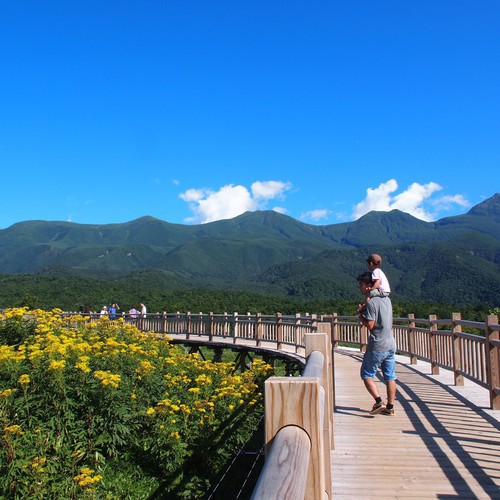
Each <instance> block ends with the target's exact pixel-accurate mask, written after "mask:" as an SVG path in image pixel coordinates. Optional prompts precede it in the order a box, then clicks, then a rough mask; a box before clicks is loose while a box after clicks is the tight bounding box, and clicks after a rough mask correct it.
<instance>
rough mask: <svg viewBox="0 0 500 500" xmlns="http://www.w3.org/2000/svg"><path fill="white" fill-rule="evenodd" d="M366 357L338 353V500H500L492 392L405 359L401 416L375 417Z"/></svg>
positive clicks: (497, 420)
mask: <svg viewBox="0 0 500 500" xmlns="http://www.w3.org/2000/svg"><path fill="white" fill-rule="evenodd" d="M361 359H362V358H361V354H360V353H359V352H358V351H354V350H340V351H338V352H336V353H335V361H334V362H335V373H336V375H335V376H336V394H335V402H336V408H335V415H334V427H335V449H334V450H333V451H332V481H333V497H334V498H349V499H352V498H355V499H371V498H373V499H375V498H376V499H380V498H384V499H390V498H422V499H424V498H439V499H450V498H479V499H483V498H485V499H487V498H496V499H500V432H499V431H500V411H493V410H489V409H488V403H489V400H488V393H487V391H486V390H485V389H482V388H481V387H479V386H477V385H476V384H473V383H472V382H469V381H467V380H466V383H465V386H464V387H459V388H458V387H457V388H456V387H455V386H453V376H452V374H451V373H450V372H449V371H447V370H441V373H440V374H439V375H434V376H433V375H430V373H431V370H430V365H429V364H428V363H424V362H420V361H419V363H418V364H417V365H410V364H409V360H408V358H404V357H402V356H398V363H397V367H396V370H397V376H398V394H397V401H396V406H395V408H396V414H395V415H394V416H392V417H391V416H383V415H377V416H371V415H369V413H368V411H369V409H371V406H372V404H373V400H372V399H371V397H370V396H369V394H368V392H367V391H366V389H365V388H364V385H363V383H362V381H361V379H360V378H359V367H360V363H361ZM377 383H380V388H379V390H380V394H381V395H382V396H383V397H385V386H384V385H383V382H382V381H380V382H377Z"/></svg>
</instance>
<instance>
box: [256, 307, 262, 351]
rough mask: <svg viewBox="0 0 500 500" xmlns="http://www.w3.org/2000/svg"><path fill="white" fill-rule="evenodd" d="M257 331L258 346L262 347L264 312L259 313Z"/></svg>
mask: <svg viewBox="0 0 500 500" xmlns="http://www.w3.org/2000/svg"><path fill="white" fill-rule="evenodd" d="M256 328H257V332H256V335H255V337H256V339H257V347H260V346H261V345H262V313H257V325H256Z"/></svg>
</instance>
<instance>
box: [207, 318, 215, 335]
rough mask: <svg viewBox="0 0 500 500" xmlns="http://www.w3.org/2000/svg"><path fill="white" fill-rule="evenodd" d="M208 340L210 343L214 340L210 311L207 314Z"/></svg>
mask: <svg viewBox="0 0 500 500" xmlns="http://www.w3.org/2000/svg"><path fill="white" fill-rule="evenodd" d="M208 318H209V319H208V321H209V323H208V340H210V342H212V340H213V338H214V327H215V325H214V313H213V312H212V311H210V312H209V313H208Z"/></svg>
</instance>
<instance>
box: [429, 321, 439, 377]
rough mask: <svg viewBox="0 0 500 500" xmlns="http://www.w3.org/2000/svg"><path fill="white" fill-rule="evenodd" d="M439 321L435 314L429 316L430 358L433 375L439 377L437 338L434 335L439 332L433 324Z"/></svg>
mask: <svg viewBox="0 0 500 500" xmlns="http://www.w3.org/2000/svg"><path fill="white" fill-rule="evenodd" d="M436 319H437V317H436V315H435V314H430V315H429V335H430V340H429V344H430V345H429V347H430V349H429V350H430V358H431V373H432V374H433V375H439V365H438V363H437V338H436V335H435V334H434V333H433V332H435V331H436V330H437V325H435V324H432V322H433V321H435V320H436Z"/></svg>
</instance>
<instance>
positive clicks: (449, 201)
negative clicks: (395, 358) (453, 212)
mask: <svg viewBox="0 0 500 500" xmlns="http://www.w3.org/2000/svg"><path fill="white" fill-rule="evenodd" d="M433 204H434V205H435V206H436V207H437V208H438V209H439V210H450V209H452V208H453V207H454V205H458V206H460V207H464V208H467V207H470V205H471V204H470V202H469V201H468V200H467V199H466V198H465V197H464V196H463V195H461V194H456V195H454V196H441V197H440V198H438V199H437V200H435V201H433Z"/></svg>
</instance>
